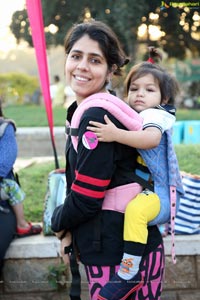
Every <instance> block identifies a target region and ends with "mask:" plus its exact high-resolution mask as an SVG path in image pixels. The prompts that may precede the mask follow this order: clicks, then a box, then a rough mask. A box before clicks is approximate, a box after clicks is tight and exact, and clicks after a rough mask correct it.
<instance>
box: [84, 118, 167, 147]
mask: <svg viewBox="0 0 200 300" xmlns="http://www.w3.org/2000/svg"><path fill="white" fill-rule="evenodd" d="M104 120H105V122H106V124H102V123H99V122H94V121H90V122H89V123H90V125H92V126H88V127H87V129H88V130H90V131H93V132H95V133H96V135H97V137H98V140H99V141H101V142H118V143H121V144H124V145H128V146H130V147H133V148H139V149H151V148H154V147H156V146H158V145H159V143H160V140H161V137H162V133H161V131H160V129H158V128H157V127H148V128H146V129H145V130H140V131H128V130H123V129H120V128H117V127H116V126H115V125H114V124H113V123H112V122H111V120H110V119H109V118H108V116H107V115H105V117H104Z"/></svg>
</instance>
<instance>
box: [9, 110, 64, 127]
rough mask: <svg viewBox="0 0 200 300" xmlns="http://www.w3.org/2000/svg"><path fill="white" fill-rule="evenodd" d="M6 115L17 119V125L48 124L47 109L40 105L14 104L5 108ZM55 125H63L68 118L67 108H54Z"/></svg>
mask: <svg viewBox="0 0 200 300" xmlns="http://www.w3.org/2000/svg"><path fill="white" fill-rule="evenodd" d="M4 115H5V116H6V117H7V118H9V119H13V120H15V123H16V125H17V127H43V126H48V121H47V115H46V109H45V107H44V106H39V105H13V106H7V107H5V108H4ZM53 119H54V126H63V124H65V119H66V109H65V108H62V107H55V108H54V109H53Z"/></svg>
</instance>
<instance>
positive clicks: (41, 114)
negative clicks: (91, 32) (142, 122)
mask: <svg viewBox="0 0 200 300" xmlns="http://www.w3.org/2000/svg"><path fill="white" fill-rule="evenodd" d="M4 114H5V116H6V117H7V118H10V119H13V120H15V122H16V125H17V127H37V126H48V121H47V116H46V110H45V107H44V106H39V105H13V106H7V107H5V108H4ZM53 119H54V126H63V124H64V123H65V119H66V109H65V108H62V107H55V108H53ZM180 120H200V109H199V110H198V109H194V110H193V109H177V121H180Z"/></svg>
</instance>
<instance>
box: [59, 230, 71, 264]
mask: <svg viewBox="0 0 200 300" xmlns="http://www.w3.org/2000/svg"><path fill="white" fill-rule="evenodd" d="M71 244H72V236H71V233H70V232H69V231H68V232H67V233H66V235H65V237H64V238H63V239H62V240H61V244H60V254H61V256H62V258H63V261H64V263H65V264H66V265H68V264H69V263H70V261H69V255H70V253H65V247H68V246H70V245H71Z"/></svg>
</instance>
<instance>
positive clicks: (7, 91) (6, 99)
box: [0, 73, 39, 104]
mask: <svg viewBox="0 0 200 300" xmlns="http://www.w3.org/2000/svg"><path fill="white" fill-rule="evenodd" d="M38 88H39V82H38V79H37V78H36V77H33V76H28V75H26V74H21V73H6V74H0V98H1V99H2V100H3V103H5V104H10V103H12V104H14V103H23V102H24V99H25V97H26V96H30V95H32V94H33V93H34V91H35V90H37V89H38Z"/></svg>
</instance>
